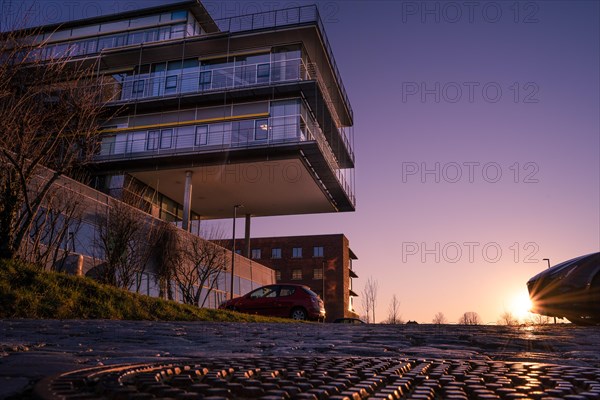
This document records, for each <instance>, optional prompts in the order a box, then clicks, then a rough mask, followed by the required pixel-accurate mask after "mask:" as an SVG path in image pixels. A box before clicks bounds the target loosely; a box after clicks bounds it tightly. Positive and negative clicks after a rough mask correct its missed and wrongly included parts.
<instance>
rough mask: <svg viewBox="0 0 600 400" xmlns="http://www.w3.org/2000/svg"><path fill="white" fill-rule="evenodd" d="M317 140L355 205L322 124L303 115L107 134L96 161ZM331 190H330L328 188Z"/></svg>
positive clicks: (343, 172) (350, 190)
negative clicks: (306, 118) (322, 129)
mask: <svg viewBox="0 0 600 400" xmlns="http://www.w3.org/2000/svg"><path fill="white" fill-rule="evenodd" d="M310 141H314V142H316V143H317V145H318V147H319V149H320V150H321V154H322V155H323V157H324V159H325V160H326V162H327V164H328V166H329V168H330V170H331V171H332V172H333V173H334V174H335V176H336V178H337V180H338V183H339V184H340V186H341V187H342V188H343V189H344V192H345V193H346V194H347V196H348V198H349V199H350V200H351V201H352V204H354V201H355V200H354V188H353V185H352V182H349V181H348V180H347V179H346V176H345V170H343V169H341V168H340V166H339V163H338V161H337V158H336V157H335V153H334V152H333V150H332V149H331V146H330V145H329V143H328V142H327V139H326V138H325V135H324V134H323V132H322V131H321V128H320V127H319V125H318V124H317V123H316V122H315V121H313V120H312V119H309V120H308V121H306V120H305V118H303V117H302V116H301V115H300V114H297V115H286V116H282V117H265V118H257V119H253V120H241V121H235V122H225V123H212V124H204V125H190V126H179V127H173V128H162V129H145V130H139V131H130V132H126V133H115V134H110V133H109V134H106V135H105V136H104V138H103V139H102V142H101V145H100V153H99V154H98V155H97V156H96V161H99V162H102V161H120V160H134V159H145V158H154V157H162V156H167V155H186V154H197V153H208V152H215V151H224V150H230V149H249V148H257V147H273V146H282V145H289V144H293V143H302V142H310ZM325 189H327V188H325Z"/></svg>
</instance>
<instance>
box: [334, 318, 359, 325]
mask: <svg viewBox="0 0 600 400" xmlns="http://www.w3.org/2000/svg"><path fill="white" fill-rule="evenodd" d="M333 323H334V324H358V325H360V324H364V323H365V321H363V320H362V319H358V318H337V319H334V320H333Z"/></svg>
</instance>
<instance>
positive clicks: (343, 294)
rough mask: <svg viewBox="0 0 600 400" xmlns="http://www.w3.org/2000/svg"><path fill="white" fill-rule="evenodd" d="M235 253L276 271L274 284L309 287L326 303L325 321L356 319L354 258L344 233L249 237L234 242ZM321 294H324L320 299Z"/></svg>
mask: <svg viewBox="0 0 600 400" xmlns="http://www.w3.org/2000/svg"><path fill="white" fill-rule="evenodd" d="M236 248H237V249H238V250H236V252H238V253H240V254H244V255H246V252H249V258H251V259H252V260H254V261H256V262H259V263H260V264H262V265H265V266H267V267H270V268H272V269H273V270H275V279H276V281H277V282H285V283H299V284H303V285H306V286H309V287H310V288H311V289H312V290H313V291H314V292H316V293H318V294H319V296H321V298H322V299H323V300H324V302H325V308H326V310H327V321H328V322H331V321H333V320H334V319H336V318H343V317H351V318H357V317H358V314H357V313H356V312H355V310H354V305H353V298H354V297H357V296H358V295H357V294H356V293H355V292H354V291H352V278H358V276H357V275H356V273H355V272H354V271H353V268H352V263H353V261H354V260H356V259H357V257H356V255H355V254H354V252H353V251H352V249H350V246H349V241H348V238H346V236H344V235H343V234H333V235H311V236H288V237H266V238H252V239H251V242H250V246H247V244H246V242H245V240H244V239H237V240H236ZM323 293H325V295H324V296H323Z"/></svg>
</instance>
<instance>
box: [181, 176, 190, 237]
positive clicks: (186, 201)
mask: <svg viewBox="0 0 600 400" xmlns="http://www.w3.org/2000/svg"><path fill="white" fill-rule="evenodd" d="M191 209H192V171H185V187H184V190H183V221H182V223H181V227H182V228H183V230H184V231H189V230H190V214H191Z"/></svg>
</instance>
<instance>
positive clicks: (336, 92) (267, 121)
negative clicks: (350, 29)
mask: <svg viewBox="0 0 600 400" xmlns="http://www.w3.org/2000/svg"><path fill="white" fill-rule="evenodd" d="M38 29H39V30H38V31H36V34H37V35H38V36H37V41H38V43H43V47H42V48H41V49H40V50H39V54H38V56H39V57H40V58H42V59H45V60H48V61H52V60H56V59H67V60H68V62H73V63H81V64H83V65H88V64H89V65H94V66H96V68H97V74H98V75H99V76H100V78H101V82H102V83H101V85H102V96H103V100H104V102H105V108H106V111H107V112H108V113H110V115H111V117H110V118H109V119H108V120H106V121H104V122H103V132H102V138H101V146H100V149H99V152H98V154H97V155H96V157H95V159H94V162H93V165H92V166H91V172H92V174H93V176H94V177H95V179H94V183H93V186H94V188H96V189H99V190H101V191H103V192H105V193H108V194H110V195H112V196H114V197H117V198H119V197H121V196H122V195H123V193H124V191H133V192H136V193H140V194H141V195H142V196H143V197H144V200H145V205H144V206H143V207H142V208H144V210H145V211H147V212H149V213H150V214H151V215H153V216H155V217H158V218H160V219H163V220H166V221H170V222H174V223H176V224H177V225H178V226H180V227H181V228H183V229H184V230H191V228H192V226H193V222H194V220H200V219H219V218H230V217H232V215H233V213H234V208H235V209H236V210H238V212H240V213H242V214H243V215H244V216H245V218H246V229H245V232H246V240H247V242H248V243H249V242H250V241H249V239H250V235H251V232H250V222H251V218H252V217H262V216H274V215H294V214H313V213H328V212H344V211H354V209H355V196H354V161H355V158H354V151H353V129H352V126H353V123H354V121H353V118H354V117H353V111H352V108H351V105H350V102H349V100H348V96H347V94H346V90H345V88H344V85H343V83H342V80H341V77H340V73H339V71H338V68H337V66H336V62H335V59H334V57H333V53H332V50H331V46H330V44H329V41H328V39H327V36H326V34H325V30H324V27H323V23H322V21H321V18H320V16H319V11H318V8H317V7H316V6H302V7H293V8H288V9H284V10H278V11H269V12H262V13H256V14H250V15H242V16H237V17H231V18H224V19H218V20H214V19H213V18H212V17H211V16H210V15H209V13H208V12H207V10H206V9H205V7H204V6H203V5H202V4H201V3H200V2H199V1H198V0H184V1H180V2H176V3H170V4H168V5H162V6H158V7H153V8H146V9H141V10H134V11H130V12H124V13H120V14H113V15H106V16H100V17H94V18H90V19H84V20H76V21H69V22H66V23H62V24H56V25H47V26H43V27H40V28H38ZM40 32H41V33H40ZM26 33H27V32H26ZM238 205H243V207H242V208H239V207H238V208H239V209H238V208H236V206H238ZM238 290H240V289H238ZM235 294H239V292H237V291H236V293H235ZM346 297H348V295H347V293H346Z"/></svg>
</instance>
